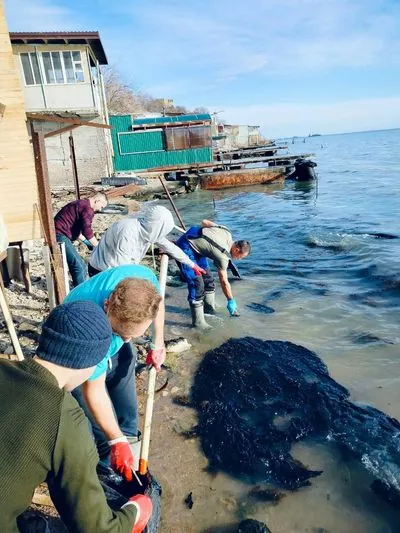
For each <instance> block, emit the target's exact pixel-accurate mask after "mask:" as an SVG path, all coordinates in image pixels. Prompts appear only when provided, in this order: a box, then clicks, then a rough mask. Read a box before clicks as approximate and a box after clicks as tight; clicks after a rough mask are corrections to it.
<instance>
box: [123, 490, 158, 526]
mask: <svg viewBox="0 0 400 533" xmlns="http://www.w3.org/2000/svg"><path fill="white" fill-rule="evenodd" d="M129 501H130V502H131V503H134V504H135V507H136V508H137V510H138V514H137V516H136V521H135V525H134V526H133V529H132V533H142V531H143V530H144V528H145V527H146V526H147V522H148V521H149V520H150V517H151V513H152V511H153V504H152V502H151V499H150V498H149V497H148V496H144V495H143V494H137V495H136V496H133V498H129ZM131 503H126V504H125V505H131ZM125 505H124V507H125Z"/></svg>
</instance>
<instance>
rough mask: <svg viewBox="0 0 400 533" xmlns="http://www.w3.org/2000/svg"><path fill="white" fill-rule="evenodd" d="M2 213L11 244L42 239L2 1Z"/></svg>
mask: <svg viewBox="0 0 400 533" xmlns="http://www.w3.org/2000/svg"><path fill="white" fill-rule="evenodd" d="M0 65H1V69H0V109H1V112H0V213H1V214H2V216H3V219H4V222H5V225H6V229H7V234H8V239H9V241H23V240H29V239H34V238H37V237H39V236H40V224H39V220H38V216H37V213H36V210H35V208H34V204H35V203H37V201H38V199H37V196H38V193H37V185H36V183H37V182H36V173H35V161H34V157H33V151H32V146H31V144H30V143H29V136H28V131H27V125H26V115H25V103H24V96H23V93H22V88H21V84H20V78H19V73H18V71H17V69H16V65H15V60H14V56H13V52H12V48H11V42H10V37H9V33H8V28H7V22H6V18H5V13H4V3H3V1H2V0H0Z"/></svg>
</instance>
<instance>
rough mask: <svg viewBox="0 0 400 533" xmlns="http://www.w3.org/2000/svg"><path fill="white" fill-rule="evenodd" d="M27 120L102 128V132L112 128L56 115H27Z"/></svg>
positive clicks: (98, 123) (107, 125)
mask: <svg viewBox="0 0 400 533" xmlns="http://www.w3.org/2000/svg"><path fill="white" fill-rule="evenodd" d="M26 116H27V118H29V119H30V120H39V121H41V122H59V123H60V124H75V125H77V126H89V127H90V128H102V129H104V130H111V129H112V126H110V125H109V124H101V123H100V122H89V121H87V120H82V119H80V118H72V117H60V116H58V115H45V114H42V113H40V114H39V113H27V114H26Z"/></svg>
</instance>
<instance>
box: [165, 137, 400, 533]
mask: <svg viewBox="0 0 400 533" xmlns="http://www.w3.org/2000/svg"><path fill="white" fill-rule="evenodd" d="M288 146H289V150H290V152H292V153H293V152H294V153H300V152H312V153H314V154H315V157H314V158H313V159H314V160H315V161H316V162H317V164H318V166H317V168H316V170H317V174H318V179H317V180H316V181H315V182H311V183H301V182H295V181H286V183H279V182H276V183H272V184H270V185H265V186H254V187H244V188H234V189H227V190H223V191H213V192H211V191H199V192H196V193H194V194H191V195H188V196H183V197H177V200H176V203H177V206H178V208H179V209H180V210H181V213H182V215H183V218H184V219H185V222H186V224H187V225H191V224H198V223H199V222H200V221H201V219H203V218H209V219H211V220H214V221H215V222H217V223H220V224H223V225H226V226H228V227H229V228H230V229H231V231H232V233H233V236H234V238H236V239H247V240H249V241H250V242H251V244H252V252H251V255H250V257H248V258H247V259H245V260H243V261H241V262H238V263H237V266H238V267H239V270H240V273H241V275H242V277H243V279H242V280H241V281H233V283H232V288H233V292H234V297H235V299H236V300H237V303H238V306H239V310H240V313H241V316H240V318H232V319H229V318H227V311H226V309H225V304H226V301H225V299H224V297H223V295H222V294H221V293H219V294H218V300H219V303H220V304H221V311H220V315H221V318H216V319H210V321H211V322H212V323H213V326H214V328H213V330H212V333H209V334H206V335H203V336H198V337H197V338H196V339H195V340H194V344H196V347H197V350H198V352H199V353H200V354H201V353H202V352H204V351H205V350H207V349H208V348H213V347H215V346H217V345H218V344H220V343H221V342H223V341H224V340H226V339H227V338H229V337H232V336H236V337H240V336H243V335H253V336H256V337H260V338H263V339H280V340H289V341H292V342H294V343H296V344H300V345H303V346H305V347H307V348H309V349H311V350H313V351H315V352H316V353H317V354H318V355H319V356H320V357H321V358H322V359H323V360H324V361H325V362H326V364H327V366H328V369H329V372H330V374H331V375H332V377H333V378H334V379H335V380H337V381H338V382H339V383H341V384H343V385H344V386H346V387H347V388H348V389H349V390H350V393H351V396H352V399H353V401H358V402H363V403H368V404H371V405H374V406H376V407H377V408H379V409H381V410H382V411H384V412H386V413H388V414H389V415H391V416H394V417H396V418H398V419H400V330H399V324H400V130H399V129H398V130H386V131H373V132H362V133H351V134H342V135H329V136H319V137H310V138H306V139H305V142H303V139H295V142H294V144H291V142H289V144H288ZM176 294H179V295H180V296H179V298H181V300H182V301H181V302H180V304H181V305H182V310H183V311H182V312H184V313H187V311H186V306H185V303H184V299H185V294H184V290H183V289H182V290H181V292H179V291H178V293H175V295H176ZM264 306H265V308H264ZM173 310H175V311H176V309H172V311H173ZM264 311H265V312H264ZM186 321H187V322H189V315H187V316H186ZM179 332H180V333H182V329H180V330H179ZM191 342H192V341H191ZM200 357H201V355H200ZM198 453H201V452H200V451H198ZM295 454H296V456H297V457H298V458H299V459H301V460H302V461H303V462H304V463H305V464H307V465H308V466H310V468H314V469H318V470H319V469H321V470H324V474H323V475H322V476H321V477H319V478H316V479H315V480H313V482H312V486H311V487H308V488H306V489H302V490H301V491H299V492H296V493H292V494H289V495H288V496H287V497H286V498H285V499H284V500H283V501H282V502H281V503H279V504H278V505H277V506H271V505H269V504H258V505H257V506H253V507H251V506H250V510H249V508H248V507H247V508H246V505H245V504H244V503H243V501H245V494H246V491H247V490H248V489H249V488H251V487H247V488H246V487H244V486H243V485H241V484H240V483H239V482H237V481H235V480H234V479H229V480H228V479H224V480H223V481H221V479H222V478H220V481H218V480H217V482H216V485H217V487H218V486H219V488H220V490H223V491H224V490H225V491H226V490H227V487H231V491H232V494H233V495H234V496H233V499H234V500H235V505H236V504H237V505H239V504H238V502H239V501H240V502H241V504H240V505H242V506H244V508H246V509H247V510H246V513H247V516H250V517H256V518H258V519H260V520H263V521H265V522H267V523H268V525H269V527H270V528H271V531H273V532H274V533H278V532H279V533H284V532H285V533H289V532H292V531H293V532H295V531H296V532H297V531H298V532H321V533H322V532H328V531H329V532H330V533H347V532H349V533H350V532H352V533H383V532H388V533H389V532H393V533H394V532H397V531H400V512H399V513H396V512H395V511H393V510H392V509H390V508H389V506H388V505H387V504H385V503H383V502H381V501H380V500H379V498H377V497H376V496H374V495H372V493H371V492H370V491H369V489H368V482H366V481H365V479H364V473H363V471H362V469H360V468H358V466H357V465H354V464H353V463H352V462H351V461H350V460H345V459H344V458H343V457H341V455H340V453H339V451H338V450H336V449H333V448H329V446H325V445H316V446H315V445H314V446H308V445H307V444H301V445H298V447H297V449H296V451H295ZM194 471H195V470H194ZM198 476H199V477H198V479H199V480H201V479H202V476H203V474H202V473H200V472H199V473H198ZM367 481H368V480H367ZM203 482H204V483H205V481H204V480H203ZM218 484H219V485H218ZM210 490H211V489H210ZM215 490H216V491H218V489H217V488H216V489H215ZM239 495H240V496H239ZM211 497H213V498H214V497H215V493H214V492H210V500H209V501H208V502H207V498H205V500H206V501H205V503H204V502H203V503H204V505H205V507H204V509H214V510H215V513H216V514H217V510H218V504H217V503H215V500H212V499H211ZM243 498H244V500H243ZM203 499H204V498H203ZM235 505H233V504H232V506H233V507H235ZM237 505H236V507H235V509H234V511H232V520H231V522H233V521H234V516H237V515H238V509H237ZM198 509H201V507H200V506H198ZM192 512H194V513H195V506H194V508H193V510H192ZM210 513H211V511H210ZM210 513H207V512H206V513H200V512H198V514H196V513H195V514H194V515H193V525H192V526H191V527H190V528H189V529H190V531H194V532H197V531H198V532H201V531H215V532H218V531H224V530H223V529H218V528H217V527H215V528H214V529H213V528H212V527H211V526H212V524H213V523H216V522H219V521H218V520H217V519H213V520H214V522H213V520H211V518H210ZM246 513H244V514H246ZM249 513H250V514H249ZM233 515H234V516H233ZM166 523H168V518H167V522H166ZM186 523H190V520H188V521H187V522H186ZM177 524H179V522H177V523H175V525H174V527H177ZM188 527H189V526H185V528H186V529H185V528H183V529H182V531H183V530H185V531H186V530H188ZM178 528H179V526H178ZM210 528H211V529H210ZM165 531H169V529H168V527H167V529H165ZM227 531H228V530H227ZM229 531H231V530H229Z"/></svg>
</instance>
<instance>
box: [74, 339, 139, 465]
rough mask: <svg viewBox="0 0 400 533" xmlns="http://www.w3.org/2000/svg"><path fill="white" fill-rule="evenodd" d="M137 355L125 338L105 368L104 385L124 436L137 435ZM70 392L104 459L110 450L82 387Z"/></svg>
mask: <svg viewBox="0 0 400 533" xmlns="http://www.w3.org/2000/svg"><path fill="white" fill-rule="evenodd" d="M136 356H137V353H136V348H133V347H132V345H131V343H130V342H125V343H124V344H123V346H122V348H121V349H120V350H119V352H118V354H117V355H115V356H114V357H112V359H111V361H112V368H111V369H110V370H108V372H107V377H106V389H107V392H108V395H109V397H110V400H111V403H112V405H113V408H114V414H115V417H116V419H117V420H118V424H119V427H120V429H121V431H122V433H123V434H124V435H126V436H127V437H137V436H138V413H137V398H136V380H135V368H136ZM72 395H73V396H74V397H75V399H76V401H77V402H78V403H79V405H80V406H81V407H82V409H83V410H84V412H85V415H86V416H87V417H88V419H89V421H90V423H91V426H92V431H93V436H94V439H95V441H96V444H97V449H98V452H99V456H100V459H103V460H104V459H105V458H107V456H108V454H109V451H110V447H109V446H108V443H107V438H106V436H105V435H104V433H103V432H102V430H101V429H100V427H99V426H98V425H97V423H96V421H95V420H94V418H93V415H92V413H91V412H90V410H89V408H88V406H87V405H86V401H85V398H84V396H83V391H82V387H77V388H76V389H74V390H73V392H72Z"/></svg>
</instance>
